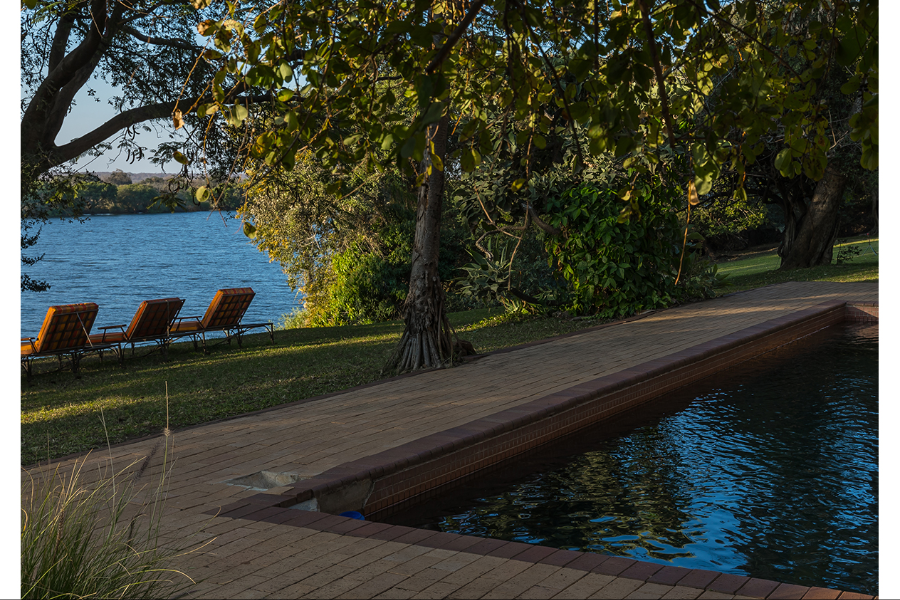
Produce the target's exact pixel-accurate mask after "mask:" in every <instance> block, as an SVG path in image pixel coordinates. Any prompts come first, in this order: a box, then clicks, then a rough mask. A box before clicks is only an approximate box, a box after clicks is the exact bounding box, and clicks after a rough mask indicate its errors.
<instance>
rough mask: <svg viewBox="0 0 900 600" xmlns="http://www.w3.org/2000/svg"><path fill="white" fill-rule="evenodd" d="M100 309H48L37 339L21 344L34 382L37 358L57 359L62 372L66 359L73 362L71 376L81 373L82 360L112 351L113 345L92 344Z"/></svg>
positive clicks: (89, 305)
mask: <svg viewBox="0 0 900 600" xmlns="http://www.w3.org/2000/svg"><path fill="white" fill-rule="evenodd" d="M98 310H99V307H98V306H97V305H96V304H95V303H93V302H84V303H81V304H63V305H60V306H51V307H50V308H49V309H47V316H46V317H44V324H43V325H41V331H40V333H38V335H37V337H36V338H34V337H23V338H22V343H21V359H22V368H23V369H25V373H26V375H27V376H28V379H29V380H30V379H31V363H32V362H33V361H34V360H35V359H36V358H41V357H45V356H56V357H57V358H58V359H59V364H60V368H62V359H63V356H66V355H68V356H69V357H70V358H71V360H72V372H73V373H77V372H78V363H79V361H80V360H81V357H82V356H83V355H84V354H86V353H88V352H97V351H100V350H105V349H107V348H111V347H112V344H106V343H100V342H98V343H93V342H91V340H90V331H91V326H92V325H93V324H94V321H95V320H96V319H97V311H98Z"/></svg>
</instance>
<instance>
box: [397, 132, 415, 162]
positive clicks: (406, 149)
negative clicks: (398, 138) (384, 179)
mask: <svg viewBox="0 0 900 600" xmlns="http://www.w3.org/2000/svg"><path fill="white" fill-rule="evenodd" d="M415 151H416V136H415V135H413V136H410V137H409V139H407V140H406V141H405V142H404V143H403V146H402V147H401V148H400V158H409V157H410V156H412V155H413V152H415Z"/></svg>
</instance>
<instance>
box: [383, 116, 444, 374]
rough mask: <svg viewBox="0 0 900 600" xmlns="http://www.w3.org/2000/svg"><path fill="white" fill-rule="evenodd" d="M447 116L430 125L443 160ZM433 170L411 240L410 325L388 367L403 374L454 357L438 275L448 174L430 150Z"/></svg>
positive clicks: (407, 312)
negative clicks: (435, 164) (437, 165)
mask: <svg viewBox="0 0 900 600" xmlns="http://www.w3.org/2000/svg"><path fill="white" fill-rule="evenodd" d="M448 127H449V118H448V117H446V116H445V117H444V118H442V119H441V120H440V121H439V122H438V124H437V125H433V126H432V127H431V128H429V131H428V133H429V137H430V138H431V139H432V141H433V142H434V150H435V154H436V155H437V156H439V157H440V158H441V160H442V161H443V159H444V155H445V153H446V148H447V129H448ZM422 166H423V168H424V169H425V170H426V172H427V169H428V167H429V166H431V167H432V168H431V175H429V176H426V177H425V182H424V183H423V185H422V186H421V187H420V188H419V194H418V205H419V206H418V210H417V213H416V236H415V241H414V242H413V252H412V271H411V274H410V280H409V294H408V295H407V296H406V302H405V303H404V305H403V310H404V317H405V319H406V330H405V331H404V332H403V336H402V338H401V339H400V344H399V345H398V346H397V349H396V350H395V351H394V354H393V355H392V357H391V359H390V360H389V361H388V364H387V365H386V367H385V369H386V370H389V371H395V372H397V373H403V372H405V371H415V370H417V369H424V368H430V367H442V366H445V365H446V364H449V363H450V362H451V361H452V355H453V344H452V340H451V337H450V336H451V329H450V324H449V322H448V321H447V316H446V313H445V310H444V290H443V288H442V287H441V278H440V276H439V274H438V252H439V250H440V241H441V209H442V206H443V196H444V173H443V171H440V170H438V169H437V168H436V167H434V166H433V165H431V161H430V159H429V156H428V154H427V153H426V157H425V159H424V160H423V161H422Z"/></svg>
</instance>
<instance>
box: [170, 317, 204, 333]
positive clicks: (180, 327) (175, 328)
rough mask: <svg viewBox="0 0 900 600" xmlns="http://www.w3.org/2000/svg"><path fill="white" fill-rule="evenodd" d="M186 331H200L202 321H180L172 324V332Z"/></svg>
mask: <svg viewBox="0 0 900 600" xmlns="http://www.w3.org/2000/svg"><path fill="white" fill-rule="evenodd" d="M186 331H200V321H197V320H196V319H194V320H191V321H179V322H178V323H175V324H174V325H172V333H184V332H186Z"/></svg>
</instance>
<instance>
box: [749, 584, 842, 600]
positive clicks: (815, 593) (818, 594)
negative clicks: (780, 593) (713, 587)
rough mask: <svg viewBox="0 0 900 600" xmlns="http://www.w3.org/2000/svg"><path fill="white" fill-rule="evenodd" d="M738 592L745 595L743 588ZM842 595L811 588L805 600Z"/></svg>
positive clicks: (835, 591)
mask: <svg viewBox="0 0 900 600" xmlns="http://www.w3.org/2000/svg"><path fill="white" fill-rule="evenodd" d="M738 591H739V592H740V593H744V590H743V588H742V589H740V590H738ZM840 594H841V593H840V592H839V591H838V590H829V589H826V588H820V587H811V588H809V591H808V592H806V593H805V594H803V600H835V599H836V598H837V597H838V596H840Z"/></svg>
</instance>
